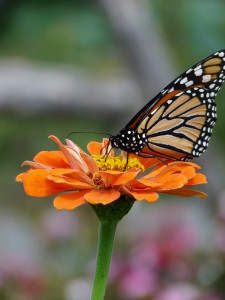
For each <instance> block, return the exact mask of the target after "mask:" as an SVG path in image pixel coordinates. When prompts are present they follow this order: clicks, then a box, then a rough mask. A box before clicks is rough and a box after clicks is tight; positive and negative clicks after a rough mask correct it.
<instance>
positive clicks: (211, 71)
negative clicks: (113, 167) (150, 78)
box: [107, 50, 225, 160]
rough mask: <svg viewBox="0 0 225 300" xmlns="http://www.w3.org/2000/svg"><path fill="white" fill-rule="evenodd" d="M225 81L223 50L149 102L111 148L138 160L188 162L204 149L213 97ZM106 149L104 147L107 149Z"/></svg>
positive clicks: (213, 118) (212, 119) (213, 112)
mask: <svg viewBox="0 0 225 300" xmlns="http://www.w3.org/2000/svg"><path fill="white" fill-rule="evenodd" d="M224 80H225V50H220V51H218V52H216V53H214V54H212V55H210V56H208V57H206V58H205V59H203V60H202V61H200V62H198V63H197V64H195V65H194V66H193V67H191V68H189V69H188V70H187V71H185V72H184V73H183V74H181V75H180V76H178V77H177V78H176V79H174V80H173V81H172V82H171V83H170V84H169V85H168V86H166V87H165V88H164V89H163V90H162V91H161V92H160V93H159V94H158V95H156V96H155V97H154V98H153V99H152V100H150V101H149V102H148V103H147V104H146V105H145V106H144V107H143V108H142V109H141V110H140V111H139V112H138V113H137V114H136V115H135V116H134V117H133V118H132V119H131V121H130V122H129V123H128V124H127V125H126V126H125V127H124V128H123V129H122V130H121V131H120V132H119V133H118V134H117V135H116V136H111V137H110V138H109V141H110V142H111V146H112V147H115V148H120V149H122V150H124V151H126V152H127V155H129V153H134V154H136V155H138V156H140V157H146V158H149V157H155V158H158V159H160V160H162V159H172V160H189V159H192V158H196V157H199V156H200V155H201V154H202V153H203V152H204V151H205V150H206V148H207V147H208V143H209V139H210V137H211V135H212V129H213V126H214V125H215V122H216V119H217V115H216V103H215V97H216V95H217V92H218V90H219V89H220V87H221V85H222V83H223V82H224ZM107 148H108V147H107Z"/></svg>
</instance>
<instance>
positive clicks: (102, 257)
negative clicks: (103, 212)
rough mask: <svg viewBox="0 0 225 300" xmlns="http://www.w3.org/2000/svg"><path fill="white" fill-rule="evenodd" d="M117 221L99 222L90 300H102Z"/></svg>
mask: <svg viewBox="0 0 225 300" xmlns="http://www.w3.org/2000/svg"><path fill="white" fill-rule="evenodd" d="M117 223H118V220H100V223H99V236H98V250H97V260H96V269H95V276H94V282H93V286H92V294H91V300H103V299H104V295H105V290H106V284H107V278H108V273H109V266H110V262H111V257H112V251H113V243H114V237H115V231H116V226H117Z"/></svg>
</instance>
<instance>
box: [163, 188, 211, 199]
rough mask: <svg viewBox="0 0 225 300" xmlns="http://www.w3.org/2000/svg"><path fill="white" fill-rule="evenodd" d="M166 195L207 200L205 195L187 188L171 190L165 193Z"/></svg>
mask: <svg viewBox="0 0 225 300" xmlns="http://www.w3.org/2000/svg"><path fill="white" fill-rule="evenodd" d="M165 193H166V194H172V195H177V196H182V197H192V196H198V197H200V198H207V194H206V193H203V192H200V191H196V190H191V189H188V188H181V189H177V190H171V191H166V192H165Z"/></svg>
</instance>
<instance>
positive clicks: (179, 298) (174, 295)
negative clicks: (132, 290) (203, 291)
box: [154, 283, 200, 300]
mask: <svg viewBox="0 0 225 300" xmlns="http://www.w3.org/2000/svg"><path fill="white" fill-rule="evenodd" d="M199 298H200V291H199V290H198V289H197V288H196V287H195V286H192V285H189V284H186V283H182V284H177V285H174V286H171V287H168V288H166V289H164V290H163V291H162V292H161V293H159V294H158V296H157V297H156V298H154V300H198V299H199Z"/></svg>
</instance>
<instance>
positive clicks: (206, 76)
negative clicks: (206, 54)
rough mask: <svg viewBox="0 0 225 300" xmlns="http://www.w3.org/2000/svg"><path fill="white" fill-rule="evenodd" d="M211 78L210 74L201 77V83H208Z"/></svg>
mask: <svg viewBox="0 0 225 300" xmlns="http://www.w3.org/2000/svg"><path fill="white" fill-rule="evenodd" d="M211 77H212V76H211V75H210V74H207V75H204V76H202V82H208V81H210V79H211Z"/></svg>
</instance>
